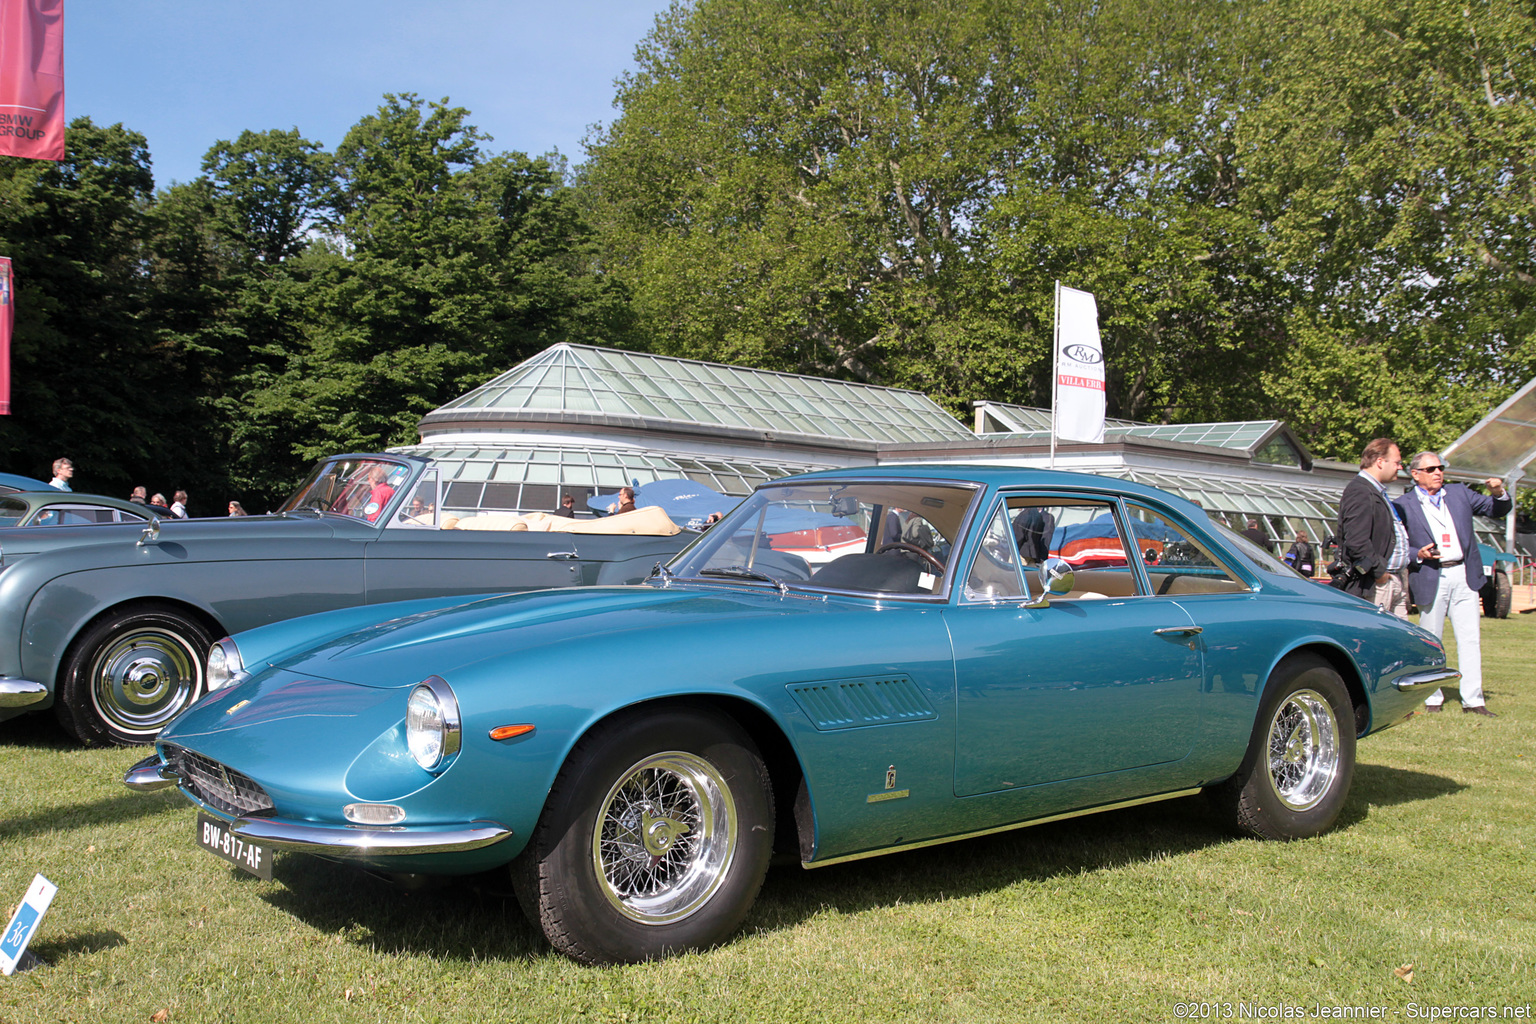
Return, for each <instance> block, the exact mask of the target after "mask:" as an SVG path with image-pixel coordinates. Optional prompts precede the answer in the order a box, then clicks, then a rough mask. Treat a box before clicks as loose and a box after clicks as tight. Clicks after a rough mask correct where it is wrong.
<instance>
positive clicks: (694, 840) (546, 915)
mask: <svg viewBox="0 0 1536 1024" xmlns="http://www.w3.org/2000/svg"><path fill="white" fill-rule="evenodd" d="M773 796H774V793H773V780H772V778H771V777H770V775H769V773H768V768H767V765H765V764H764V763H763V758H762V755H761V754H759V753H758V750H757V744H756V743H754V742H753V740H752V737H751V736H750V735H749V734H748V733H747V732H746V731H745V730H744V729H743V728H742V727H741V725H740V724H739V723H737V722H736V721H735V720H734V719H732V718H730V717H729V716H727V715H725V714H723V713H721V712H719V711H717V710H714V709H711V708H703V707H696V706H690V705H681V706H679V705H669V706H658V707H653V708H637V709H634V710H632V711H628V712H623V713H620V714H617V715H615V716H614V717H612V718H611V719H609V720H607V721H605V722H601V723H599V724H598V725H596V726H594V727H593V728H592V729H591V730H590V731H589V732H588V733H587V734H586V735H585V736H583V737H582V738H581V739H580V740H579V741H577V743H576V745H575V746H574V747H573V748H572V749H571V753H570V755H569V756H568V757H567V758H566V763H565V764H564V765H563V766H562V767H561V769H560V773H559V774H558V775H557V776H556V777H555V781H554V784H553V785H552V786H551V787H550V792H549V797H548V799H547V800H546V802H545V806H544V811H543V813H542V814H541V815H540V816H539V823H538V825H537V826H536V827H535V828H534V830H533V834H532V836H530V837H529V840H528V845H527V846H526V847H524V849H523V852H522V853H520V854H518V856H517V859H516V860H515V861H513V862H512V865H511V874H512V884H513V887H514V888H515V889H516V890H517V898H518V901H519V902H520V903H522V905H523V909H524V910H526V911H527V912H528V916H529V918H530V919H532V920H533V922H534V924H536V925H537V926H538V927H539V928H540V929H542V930H543V932H544V935H545V936H546V937H547V938H548V939H549V941H550V943H551V944H552V945H553V946H554V947H555V948H556V949H558V950H560V951H561V952H562V953H565V954H567V955H568V956H572V957H575V958H576V959H577V960H580V961H582V962H584V963H590V964H608V963H636V962H639V961H641V960H653V959H655V958H657V957H663V956H671V955H672V954H674V953H678V952H681V951H682V950H686V949H704V948H706V947H709V946H713V945H714V944H715V943H717V942H723V941H724V940H725V939H726V938H728V937H729V936H730V935H731V934H732V933H733V932H734V931H736V929H737V928H739V927H740V926H741V923H742V921H743V920H745V919H746V916H747V912H748V911H749V910H750V909H751V908H752V901H753V900H754V899H756V897H757V891H758V889H760V888H761V887H762V884H763V876H764V875H765V874H766V873H767V871H768V861H769V859H770V858H771V857H772V856H773V834H774V823H775V816H774V806H773Z"/></svg>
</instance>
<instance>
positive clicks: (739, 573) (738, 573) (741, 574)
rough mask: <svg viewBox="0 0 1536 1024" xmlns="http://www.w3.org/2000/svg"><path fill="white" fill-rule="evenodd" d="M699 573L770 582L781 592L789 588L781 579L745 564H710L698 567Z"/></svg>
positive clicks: (787, 591) (785, 591)
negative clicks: (706, 567)
mask: <svg viewBox="0 0 1536 1024" xmlns="http://www.w3.org/2000/svg"><path fill="white" fill-rule="evenodd" d="M699 575H700V576H728V577H730V578H731V579H736V580H761V581H762V582H764V583H772V584H773V585H774V586H775V587H778V588H779V593H781V594H787V593H789V588H788V587H786V586H785V585H784V581H783V580H781V579H778V578H776V577H773V576H769V575H768V574H767V573H765V572H758V571H757V570H756V569H750V568H748V567H747V566H745V565H714V566H710V567H709V568H708V569H700V570H699Z"/></svg>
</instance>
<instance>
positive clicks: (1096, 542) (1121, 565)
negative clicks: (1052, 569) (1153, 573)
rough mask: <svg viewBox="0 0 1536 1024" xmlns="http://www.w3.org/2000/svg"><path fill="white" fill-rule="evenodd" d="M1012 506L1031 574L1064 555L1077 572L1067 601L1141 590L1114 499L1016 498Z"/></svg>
mask: <svg viewBox="0 0 1536 1024" xmlns="http://www.w3.org/2000/svg"><path fill="white" fill-rule="evenodd" d="M1007 509H1008V515H1009V527H1010V532H1011V534H1012V536H1013V540H1014V544H1015V546H1016V548H1017V550H1018V553H1019V559H1020V561H1021V562H1022V563H1023V565H1024V566H1025V567H1026V569H1025V572H1026V574H1027V573H1028V571H1029V568H1030V567H1034V566H1038V565H1040V564H1042V563H1043V562H1044V561H1045V560H1046V559H1047V558H1060V559H1062V560H1064V561H1065V562H1066V563H1067V564H1068V565H1070V566H1071V567H1072V570H1073V573H1074V574H1075V576H1076V579H1075V580H1074V582H1073V586H1072V591H1071V593H1069V594H1067V595H1066V598H1067V599H1072V598H1088V599H1093V598H1102V597H1134V596H1136V594H1137V593H1138V590H1137V580H1136V571H1135V569H1134V568H1133V567H1132V565H1131V558H1132V557H1133V556H1132V554H1131V549H1130V548H1129V546H1128V545H1127V543H1126V539H1125V538H1126V533H1125V530H1124V528H1123V527H1122V525H1121V522H1120V516H1119V513H1118V512H1117V511H1116V509H1115V505H1114V503H1113V502H1108V501H1097V500H1090V499H1084V500H1072V499H1064V498H1034V497H1014V498H1009V499H1008V503H1007Z"/></svg>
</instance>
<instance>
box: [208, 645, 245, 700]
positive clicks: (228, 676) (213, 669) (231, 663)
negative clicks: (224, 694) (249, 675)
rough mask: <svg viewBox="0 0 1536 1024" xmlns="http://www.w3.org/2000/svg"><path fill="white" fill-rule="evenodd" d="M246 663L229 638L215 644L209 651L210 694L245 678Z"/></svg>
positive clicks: (238, 649)
mask: <svg viewBox="0 0 1536 1024" xmlns="http://www.w3.org/2000/svg"><path fill="white" fill-rule="evenodd" d="M245 675H246V673H245V662H244V661H243V660H242V659H241V657H240V648H238V647H236V646H235V642H234V641H233V640H231V639H230V638H229V637H225V638H224V639H223V640H220V641H219V642H218V643H216V644H214V645H213V647H212V648H210V649H209V651H208V672H207V679H208V692H209V693H212V692H213V691H214V690H222V689H223V688H224V687H226V686H230V685H232V684H234V683H238V682H240V681H241V680H242V679H244V678H245Z"/></svg>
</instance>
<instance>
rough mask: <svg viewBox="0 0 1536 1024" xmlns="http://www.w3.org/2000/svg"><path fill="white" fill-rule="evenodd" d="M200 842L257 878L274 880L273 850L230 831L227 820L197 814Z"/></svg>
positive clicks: (214, 853)
mask: <svg viewBox="0 0 1536 1024" xmlns="http://www.w3.org/2000/svg"><path fill="white" fill-rule="evenodd" d="M197 845H198V846H201V847H202V848H203V849H205V850H207V851H208V852H209V853H211V854H213V855H214V856H215V857H218V858H220V859H221V860H227V861H229V862H230V863H231V864H233V865H234V866H235V867H237V868H240V869H241V870H242V871H249V872H250V873H251V874H253V875H255V876H256V877H257V878H265V879H266V880H267V881H269V882H270V881H272V856H273V852H274V851H272V850H269V849H267V848H266V847H265V846H259V845H257V844H256V843H253V842H251V841H250V840H248V839H241V838H240V837H239V836H237V835H235V834H234V833H233V832H231V831H230V830H229V825H228V823H226V822H222V821H219V820H218V819H216V818H210V817H208V815H206V814H199V815H198V816H197Z"/></svg>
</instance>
